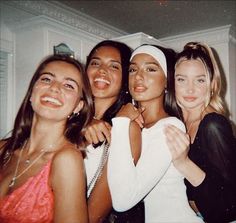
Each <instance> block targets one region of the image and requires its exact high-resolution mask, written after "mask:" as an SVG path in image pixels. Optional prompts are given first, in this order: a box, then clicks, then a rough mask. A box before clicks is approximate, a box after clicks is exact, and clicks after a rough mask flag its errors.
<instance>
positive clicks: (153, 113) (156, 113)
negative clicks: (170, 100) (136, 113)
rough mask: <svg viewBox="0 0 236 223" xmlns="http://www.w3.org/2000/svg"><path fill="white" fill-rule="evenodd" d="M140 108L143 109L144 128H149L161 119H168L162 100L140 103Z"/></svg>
mask: <svg viewBox="0 0 236 223" xmlns="http://www.w3.org/2000/svg"><path fill="white" fill-rule="evenodd" d="M140 106H142V107H145V110H144V112H143V113H142V114H143V119H144V127H146V128H149V127H151V126H152V125H154V124H155V123H156V122H157V121H159V120H160V119H162V118H165V117H168V114H167V113H166V112H165V110H164V107H163V101H162V100H155V101H153V102H152V103H150V102H148V103H146V102H141V103H140Z"/></svg>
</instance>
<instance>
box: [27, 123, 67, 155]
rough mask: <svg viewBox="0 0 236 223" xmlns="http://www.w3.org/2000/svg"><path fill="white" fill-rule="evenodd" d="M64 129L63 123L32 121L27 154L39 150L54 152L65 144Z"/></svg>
mask: <svg viewBox="0 0 236 223" xmlns="http://www.w3.org/2000/svg"><path fill="white" fill-rule="evenodd" d="M55 129H56V131H55ZM64 129H65V124H64V123H60V122H55V123H49V122H44V121H39V120H36V119H34V120H33V125H32V128H31V133H30V138H29V144H30V148H29V150H28V151H29V153H31V152H33V151H36V150H41V149H45V150H56V149H57V148H59V146H61V145H62V144H63V143H64V142H66V138H65V136H64Z"/></svg>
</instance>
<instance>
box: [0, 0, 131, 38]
mask: <svg viewBox="0 0 236 223" xmlns="http://www.w3.org/2000/svg"><path fill="white" fill-rule="evenodd" d="M4 3H5V4H7V5H9V6H11V7H14V8H17V9H20V10H23V11H25V12H27V13H31V14H32V15H34V16H40V15H44V16H48V17H50V18H52V19H55V20H57V21H60V22H62V23H65V24H67V25H70V26H72V27H74V28H77V29H80V30H83V31H86V32H88V33H91V34H94V35H97V36H99V37H102V38H104V39H111V38H114V37H117V36H121V35H126V34H127V33H126V32H124V31H122V30H119V29H116V28H114V27H112V26H109V25H108V24H106V23H103V22H101V21H99V20H96V19H94V18H93V17H90V16H88V15H86V14H84V13H82V12H81V13H80V12H78V11H76V10H73V9H71V8H69V7H66V6H65V5H62V3H60V2H58V1H5V2H4Z"/></svg>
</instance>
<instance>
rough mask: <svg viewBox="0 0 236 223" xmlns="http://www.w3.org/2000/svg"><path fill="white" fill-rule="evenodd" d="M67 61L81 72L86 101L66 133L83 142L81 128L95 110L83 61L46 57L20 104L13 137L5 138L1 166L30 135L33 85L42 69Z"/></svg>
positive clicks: (77, 141) (66, 57)
mask: <svg viewBox="0 0 236 223" xmlns="http://www.w3.org/2000/svg"><path fill="white" fill-rule="evenodd" d="M57 61H60V62H65V63H69V64H72V65H73V66H75V67H76V68H77V69H78V70H79V72H80V73H81V80H82V99H81V100H83V101H84V106H83V108H82V109H81V111H80V114H79V116H76V115H72V116H71V117H70V118H68V120H67V123H66V126H65V132H64V135H65V136H66V138H67V139H68V140H69V141H70V142H71V143H73V144H77V145H79V144H80V143H81V142H82V139H83V138H82V136H81V130H82V129H83V128H84V127H86V125H87V124H88V123H89V121H90V120H91V119H92V114H93V112H94V108H93V101H92V93H91V89H90V84H89V80H88V77H87V75H85V72H84V68H83V66H82V65H81V63H80V62H79V61H78V60H76V59H74V58H72V57H69V56H66V55H51V56H48V57H47V58H46V59H44V60H43V61H42V62H41V63H40V65H39V66H38V68H37V70H36V71H35V73H34V75H33V77H32V79H31V82H30V84H29V87H28V90H27V93H26V95H25V97H24V100H23V102H22V104H21V106H20V109H19V111H18V113H17V116H16V119H15V123H14V128H13V131H12V135H11V137H9V138H7V139H5V140H6V143H5V144H4V145H3V150H2V152H1V155H0V167H2V166H3V165H4V164H5V163H6V162H7V160H9V159H10V157H11V155H12V153H13V152H14V151H15V150H16V149H18V148H20V147H22V146H23V144H24V142H25V140H27V139H28V138H29V136H30V131H31V126H32V121H33V115H34V111H33V109H32V106H31V102H30V97H31V94H32V91H33V87H34V85H35V83H36V81H37V80H38V79H39V77H40V76H41V72H42V70H43V69H44V68H45V67H46V66H47V65H48V64H49V63H52V62H57Z"/></svg>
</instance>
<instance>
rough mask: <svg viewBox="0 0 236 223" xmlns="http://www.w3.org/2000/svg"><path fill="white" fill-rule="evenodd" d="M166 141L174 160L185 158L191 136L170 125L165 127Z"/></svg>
mask: <svg viewBox="0 0 236 223" xmlns="http://www.w3.org/2000/svg"><path fill="white" fill-rule="evenodd" d="M164 132H165V135H166V143H167V145H168V147H169V150H170V152H171V155H172V160H180V159H185V158H186V157H187V154H188V150H189V144H190V141H189V136H188V134H186V133H185V132H183V131H181V130H180V129H178V128H177V127H175V126H172V125H168V126H166V127H165V129H164Z"/></svg>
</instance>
